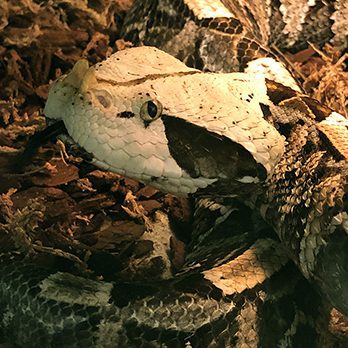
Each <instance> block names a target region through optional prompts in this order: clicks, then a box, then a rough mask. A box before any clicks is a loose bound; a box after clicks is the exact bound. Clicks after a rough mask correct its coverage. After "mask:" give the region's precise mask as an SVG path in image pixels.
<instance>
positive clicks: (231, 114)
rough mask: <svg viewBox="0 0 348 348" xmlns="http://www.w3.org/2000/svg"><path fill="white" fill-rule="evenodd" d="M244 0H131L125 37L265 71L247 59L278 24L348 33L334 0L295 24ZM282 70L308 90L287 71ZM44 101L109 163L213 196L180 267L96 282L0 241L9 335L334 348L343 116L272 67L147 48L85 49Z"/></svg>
mask: <svg viewBox="0 0 348 348" xmlns="http://www.w3.org/2000/svg"><path fill="white" fill-rule="evenodd" d="M245 3H247V2H245ZM289 3H291V2H289ZM243 4H244V2H242V3H241V4H239V3H238V2H231V1H224V5H221V4H219V2H218V1H197V0H195V1H194V0H192V1H187V2H186V4H185V3H184V2H182V1H178V0H175V1H142V2H140V1H136V2H135V4H134V7H133V9H132V10H131V11H130V13H129V15H128V17H127V19H126V21H125V25H124V30H125V38H128V39H132V40H133V41H135V43H136V44H140V43H144V44H146V45H156V46H159V47H160V48H161V49H163V50H165V51H167V52H169V53H170V54H172V55H174V56H176V57H178V58H180V59H181V60H182V61H184V62H185V63H187V64H188V65H189V66H191V67H195V68H200V69H203V70H210V71H223V72H226V71H244V70H246V71H250V70H248V69H251V70H252V71H255V70H253V69H255V68H253V67H251V66H250V64H249V67H248V63H250V62H252V61H255V59H257V58H264V57H274V56H275V55H274V54H273V53H271V52H270V51H269V50H268V49H266V47H267V46H268V45H269V44H272V43H276V42H277V39H276V38H275V37H274V35H273V34H272V35H270V33H274V32H278V33H279V37H281V38H282V39H281V42H282V45H284V46H282V47H281V48H284V47H287V46H294V45H295V44H296V47H300V46H301V45H300V44H299V43H298V42H302V40H303V38H305V39H306V38H307V39H308V38H311V40H313V41H317V42H320V41H322V40H323V39H325V40H329V39H331V38H332V39H333V40H335V42H337V44H339V43H340V42H341V40H342V37H341V33H342V29H339V28H340V23H341V22H340V21H339V20H337V22H335V23H336V25H330V26H327V25H326V24H325V23H327V21H332V18H340V13H343V11H341V12H338V10H337V8H339V6H341V8H343V9H344V4H343V3H341V2H339V1H337V2H335V3H333V4H330V3H329V5H328V6H327V7H325V6H324V5H323V4H324V2H321V1H319V2H317V3H316V4H315V5H310V9H311V10H308V9H307V10H308V13H307V12H306V11H304V14H302V15H299V17H300V19H299V20H300V21H301V20H302V23H305V24H303V28H301V30H298V32H295V33H294V32H291V31H287V30H286V27H287V25H288V27H289V26H290V27H293V25H292V24H289V23H292V21H295V20H296V18H290V17H291V16H289V11H290V10H289V7H286V6H285V2H284V3H283V2H282V4H283V7H279V6H275V2H274V3H273V2H272V6H271V4H269V3H268V2H260V4H258V2H254V3H253V4H249V7H248V10H246V7H244V6H241V5H243ZM253 6H254V7H253ZM295 7H296V6H295ZM212 8H213V12H214V16H212V15H211V13H212V12H209V11H212ZM262 9H263V10H262ZM270 9H271V10H272V14H270V13H268V12H269V10H270ZM202 10H205V11H206V12H204V11H203V12H202ZM231 11H232V12H231ZM255 11H256V12H255ZM176 13H181V14H183V16H180V17H177V16H175V14H176ZM231 13H232V14H231ZM255 13H258V17H257V18H258V19H259V18H260V20H255V17H256V15H255ZM291 13H297V12H296V11H295V10H293V11H292V12H291ZM243 14H244V15H243ZM286 14H288V17H287V15H286ZM281 15H283V16H284V18H285V19H284V20H281V21H276V20H274V18H277V16H281ZM262 16H264V18H267V19H269V18H273V20H269V21H268V22H267V21H263V20H261V19H262V18H263V17H262ZM301 16H302V17H301ZM342 16H343V15H342ZM295 17H296V16H295ZM135 18H137V19H139V18H141V21H137V20H136V19H135ZM286 18H287V20H286ZM301 18H302V19H301ZM303 18H305V19H306V20H305V21H304V20H303ZM309 18H312V19H314V18H316V19H320V23H324V24H320V25H319V27H321V26H323V31H320V30H317V31H316V33H315V35H314V36H313V35H312V34H311V33H312V32H313V30H312V28H313V23H311V21H310V20H308V19H309ZM267 23H269V24H267ZM275 23H278V24H279V25H278V28H275V27H274V24H275ZM296 28H297V29H298V26H296ZM328 28H330V30H329V29H328ZM282 35H283V36H282ZM302 36H303V37H302ZM279 37H278V39H279ZM278 46H280V45H278ZM261 62H265V61H261ZM267 62H268V61H267ZM262 64H263V63H261V66H262ZM271 68H272V66H267V67H265V69H266V70H267V72H268V75H267V76H268V77H273V75H274V73H273V72H272V71H268V70H269V69H271ZM278 68H279V67H277V69H278ZM281 69H282V68H281ZM281 71H283V70H281ZM276 72H278V70H276ZM272 74H273V75H272ZM284 75H286V73H284ZM277 81H278V80H277ZM280 81H281V82H283V81H285V82H284V83H285V84H288V85H290V86H292V87H293V88H295V89H296V88H297V87H296V83H295V82H294V81H293V80H292V78H291V77H290V75H286V77H285V78H284V79H282V78H281V79H280ZM288 81H289V83H288ZM45 114H46V115H47V116H48V117H50V118H58V119H60V118H62V119H63V121H64V124H65V127H66V128H67V130H68V133H69V134H70V136H71V137H72V138H73V140H74V141H76V142H77V143H78V144H79V145H80V146H82V147H83V148H84V149H85V150H86V151H87V152H89V153H90V154H92V155H93V157H94V163H95V164H97V165H98V166H100V167H101V168H105V169H108V170H112V171H116V172H119V173H121V174H125V175H126V176H130V177H133V178H136V179H138V180H141V181H144V182H146V183H150V184H151V185H153V186H157V187H159V188H161V189H163V190H166V191H170V192H174V193H176V194H187V193H190V194H195V195H196V196H197V197H209V199H206V198H202V199H199V200H198V203H197V211H196V223H195V229H194V231H193V236H192V241H191V244H190V246H189V252H188V255H187V260H186V265H185V267H184V269H183V271H182V272H181V273H180V274H178V275H176V276H175V277H174V278H173V279H169V280H163V281H158V282H151V283H146V282H145V283H143V282H142V283H129V284H128V283H107V282H97V281H94V280H88V279H86V278H82V277H78V276H74V275H71V274H68V273H64V272H56V271H54V270H48V269H45V268H40V267H38V266H37V265H36V264H34V263H31V262H29V261H28V260H26V259H24V258H23V256H22V255H19V254H15V253H14V254H12V256H10V257H9V256H8V255H2V256H1V257H0V263H1V268H0V280H1V283H0V299H1V302H0V303H1V307H2V308H3V311H2V317H1V318H0V323H1V327H2V329H3V332H4V334H5V335H8V336H9V337H11V338H12V341H13V342H15V343H16V344H17V345H19V346H26V347H38V346H39V345H41V346H43V347H315V346H318V347H329V346H330V344H331V341H330V339H331V338H328V337H329V334H328V331H327V314H326V311H325V306H327V301H329V303H331V305H333V306H334V307H336V308H337V309H339V310H340V311H342V313H344V314H345V315H347V314H348V294H347V289H348V269H347V264H348V260H347V252H346V250H348V238H347V236H348V215H347V187H348V164H347V159H348V144H347V139H348V131H347V129H348V122H347V121H346V120H345V119H344V118H343V117H342V116H341V115H339V114H337V113H334V112H332V111H331V110H329V109H328V108H326V107H325V106H322V105H319V104H318V103H317V102H316V101H315V100H312V99H310V98H308V97H307V96H305V95H303V94H301V92H300V91H299V90H297V91H295V90H294V89H292V88H289V87H286V86H284V85H282V84H280V83H278V82H275V81H274V79H273V78H272V79H267V78H266V79H265V78H264V77H263V76H259V75H257V76H254V75H251V74H239V73H237V74H212V73H202V72H200V71H198V70H195V69H192V68H187V67H186V66H185V65H183V64H182V63H180V62H179V61H178V60H176V59H174V58H173V57H171V56H169V55H167V54H165V53H164V52H162V51H159V50H157V49H154V48H148V47H141V48H135V49H129V50H125V51H121V52H118V53H117V54H115V55H113V56H111V57H110V58H109V59H108V60H107V61H105V62H103V63H102V64H100V65H98V66H96V67H91V68H88V64H87V63H86V62H84V61H81V62H79V63H77V65H76V66H75V67H74V69H73V71H72V72H71V73H70V74H69V75H67V77H66V76H63V77H62V78H61V79H60V80H58V81H57V82H56V83H55V84H54V85H53V87H52V88H51V91H50V95H49V99H48V102H47V104H46V108H45ZM212 197H215V198H216V197H218V200H217V201H211V198H212ZM222 198H224V199H222ZM226 212H227V213H226ZM214 214H216V216H215V217H214V218H212V217H211V216H214ZM221 215H223V216H221ZM217 217H218V218H217ZM250 217H251V218H250ZM261 219H263V220H265V221H266V222H267V223H268V225H265V224H264V223H262V222H261ZM217 221H218V223H217ZM240 221H243V225H242V227H240V226H238V227H237V225H238V224H239V222H240ZM269 226H272V227H273V229H274V231H275V233H274V231H272V229H271V228H270V227H269ZM226 231H227V233H226ZM290 260H291V261H290ZM14 332H15V333H16V334H14ZM13 337H15V338H14V339H13Z"/></svg>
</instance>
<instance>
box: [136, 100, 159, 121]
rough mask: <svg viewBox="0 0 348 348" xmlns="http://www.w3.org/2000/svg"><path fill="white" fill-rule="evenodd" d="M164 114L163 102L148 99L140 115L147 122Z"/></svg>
mask: <svg viewBox="0 0 348 348" xmlns="http://www.w3.org/2000/svg"><path fill="white" fill-rule="evenodd" d="M161 114H162V104H161V103H160V102H159V101H157V100H155V99H153V100H148V101H146V102H145V103H144V104H143V105H142V106H141V108H140V116H141V118H142V119H143V120H144V121H146V122H151V121H154V120H156V119H157V118H158V117H160V116H161Z"/></svg>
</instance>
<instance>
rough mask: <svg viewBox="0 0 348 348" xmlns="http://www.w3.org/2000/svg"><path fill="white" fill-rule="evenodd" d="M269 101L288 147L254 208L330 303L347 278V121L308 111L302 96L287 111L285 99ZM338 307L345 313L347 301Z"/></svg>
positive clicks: (294, 99) (335, 116) (336, 296)
mask: <svg viewBox="0 0 348 348" xmlns="http://www.w3.org/2000/svg"><path fill="white" fill-rule="evenodd" d="M270 96H271V98H273V102H274V104H275V106H274V107H272V108H271V113H270V116H269V118H270V119H269V121H270V122H272V123H273V124H274V126H275V127H276V128H277V129H278V131H279V132H280V133H281V134H282V135H283V136H284V137H285V139H286V142H285V143H286V146H285V152H284V155H283V157H282V159H281V160H280V161H279V163H278V164H277V165H276V167H275V169H274V172H273V174H272V176H271V178H270V179H269V180H268V181H267V182H266V183H265V185H264V193H263V194H262V195H261V196H258V197H257V199H256V205H257V206H258V208H259V210H260V212H261V215H262V216H263V218H264V219H265V220H266V221H267V222H268V223H269V224H271V225H272V226H273V227H274V229H275V231H276V233H277V235H278V237H279V239H280V240H281V242H282V243H283V245H284V246H285V248H286V250H287V251H288V252H289V254H290V257H291V258H292V259H293V260H294V262H295V263H296V264H297V265H298V266H299V267H300V269H301V271H302V273H303V274H304V275H305V276H306V277H307V278H309V279H312V280H314V281H316V282H318V283H319V286H321V287H322V290H324V291H323V292H326V293H328V294H329V295H328V296H329V297H331V298H332V299H336V298H339V297H342V296H343V295H342V294H341V295H340V293H339V292H338V291H337V289H340V288H341V287H340V286H339V282H338V280H337V279H340V280H341V281H342V282H344V279H347V275H348V269H347V268H345V267H342V266H340V265H347V261H348V258H347V253H346V250H348V244H347V242H346V239H347V238H344V236H346V235H347V233H348V214H347V211H348V202H347V198H348V190H347V188H348V162H347V145H346V144H347V143H346V139H348V138H347V135H348V133H347V129H348V128H347V126H348V123H347V120H346V119H345V118H344V117H341V118H340V117H338V115H337V114H335V113H330V114H327V115H326V117H325V118H324V114H325V112H324V111H323V109H321V110H319V106H317V105H314V104H312V105H311V110H310V108H309V107H308V100H303V99H302V100H301V98H300V97H299V98H297V97H293V98H292V99H291V100H292V105H290V104H288V106H287V105H286V104H287V102H286V100H283V101H279V100H278V101H276V100H275V96H274V95H272V94H270ZM296 104H297V106H296ZM294 105H295V106H296V107H297V110H296V107H293V106H294ZM305 107H306V108H305ZM299 109H301V112H298V110H299ZM319 111H321V112H319ZM272 115H273V116H272ZM274 115H276V119H272V117H274ZM333 134H335V137H336V138H335V140H334V137H333V136H332V135H333ZM335 141H336V142H335ZM340 241H341V242H340ZM330 279H331V280H330ZM330 283H331V286H332V288H331V289H327V288H326V287H327V285H326V284H330ZM342 284H343V283H342ZM335 287H337V288H336V289H335ZM323 288H325V289H323ZM334 302H335V300H334ZM342 303H345V305H343V306H342V307H341V310H342V311H343V312H346V311H347V308H348V303H347V300H346V299H345V300H343V301H342Z"/></svg>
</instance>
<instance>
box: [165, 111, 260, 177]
mask: <svg viewBox="0 0 348 348" xmlns="http://www.w3.org/2000/svg"><path fill="white" fill-rule="evenodd" d="M162 120H163V123H164V126H165V132H166V136H167V139H168V146H169V151H170V153H171V155H172V156H173V158H174V159H175V161H176V162H177V163H178V165H179V166H180V167H181V168H183V169H184V170H185V171H186V172H187V173H189V174H190V175H191V177H193V178H197V177H200V176H202V177H205V178H217V179H220V178H223V180H226V181H228V182H231V181H233V180H235V179H240V178H243V177H245V176H250V177H254V178H256V177H257V178H259V179H260V180H261V181H262V180H264V179H265V178H266V170H265V168H264V167H263V166H262V165H261V164H259V163H257V162H256V161H255V159H254V157H253V156H252V155H251V153H250V152H249V151H247V150H246V149H245V148H244V147H243V146H242V145H240V144H238V143H236V142H234V141H232V140H231V139H230V138H228V137H225V136H222V135H219V134H216V133H213V132H210V131H209V130H207V129H206V128H203V127H199V126H197V125H194V124H192V123H190V122H187V121H185V120H183V119H181V118H177V117H172V116H168V115H162Z"/></svg>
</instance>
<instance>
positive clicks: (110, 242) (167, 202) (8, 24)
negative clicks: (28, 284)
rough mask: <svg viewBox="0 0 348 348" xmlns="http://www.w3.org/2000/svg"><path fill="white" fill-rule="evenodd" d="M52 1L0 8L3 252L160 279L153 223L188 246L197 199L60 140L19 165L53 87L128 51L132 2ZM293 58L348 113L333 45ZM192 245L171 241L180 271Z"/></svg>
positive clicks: (309, 87)
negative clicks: (105, 165)
mask: <svg viewBox="0 0 348 348" xmlns="http://www.w3.org/2000/svg"><path fill="white" fill-rule="evenodd" d="M44 3H45V5H42V2H41V1H39V0H37V1H35V0H9V1H2V2H1V3H0V194H1V195H0V241H1V243H0V249H1V251H4V252H5V251H8V250H12V249H14V248H15V249H19V250H21V251H22V252H25V253H29V254H32V255H36V254H38V253H39V254H40V255H42V254H43V255H45V256H44V257H45V258H46V259H47V260H49V261H47V262H52V263H55V262H57V261H56V259H57V258H59V259H64V260H68V261H67V262H71V263H73V264H75V265H76V264H78V265H79V267H80V268H83V269H84V270H85V271H86V270H89V271H93V272H94V274H96V275H98V276H102V277H104V278H109V277H111V278H112V276H113V275H117V277H118V279H122V278H123V279H130V278H133V277H136V278H137V279H145V278H147V279H148V278H149V277H152V278H156V277H160V276H161V274H162V272H163V269H164V265H163V263H162V262H160V260H153V259H152V261H151V262H148V261H147V260H148V259H147V257H146V256H147V255H148V254H150V253H151V252H152V250H153V242H152V241H151V240H146V239H143V238H142V235H143V234H144V232H145V231H146V221H152V220H153V219H154V218H155V217H156V214H157V212H159V211H162V212H164V213H165V214H168V215H169V217H170V221H171V223H172V224H171V225H172V226H173V228H174V229H177V230H179V231H180V239H182V240H183V241H184V242H185V241H187V240H188V239H189V227H190V222H191V218H192V208H191V202H190V201H188V200H186V199H179V198H175V197H173V196H171V195H169V194H163V193H161V192H159V191H158V190H156V189H153V188H150V187H146V186H144V185H142V184H140V183H138V182H136V181H134V180H131V179H128V178H125V177H122V176H121V175H118V174H115V173H111V172H104V171H101V170H98V169H97V168H95V167H93V166H92V165H90V164H89V163H88V162H86V161H84V160H83V159H82V158H81V157H80V156H79V154H78V151H77V152H71V153H70V152H69V154H68V155H67V154H65V155H64V148H63V146H62V143H60V142H59V141H58V142H49V143H48V144H43V146H41V147H40V148H39V149H38V150H37V152H36V153H33V154H32V156H30V158H29V159H26V161H24V159H23V158H21V157H18V156H19V155H20V154H21V153H22V152H23V150H24V149H25V147H26V145H27V143H28V141H29V139H30V137H31V136H32V135H33V134H35V133H36V132H38V131H40V130H42V129H43V128H44V127H45V125H46V123H45V117H44V115H43V113H42V109H43V106H44V103H45V100H46V98H47V93H48V88H49V84H50V82H51V81H52V80H54V79H56V78H57V77H59V76H60V75H61V74H63V73H65V72H67V71H69V70H70V69H71V67H72V66H73V65H74V63H75V62H76V61H78V60H79V59H81V58H86V59H88V61H89V62H90V63H91V64H95V63H97V62H100V61H102V60H103V59H105V57H107V56H109V55H110V54H111V53H113V52H114V51H116V50H118V49H122V48H124V47H126V46H129V45H130V43H127V42H124V41H123V40H122V38H121V37H120V36H119V32H120V27H121V25H122V18H123V16H124V14H125V13H126V11H127V10H128V9H129V7H130V5H131V1H130V0H118V1H112V0H99V1H98V0H94V1H88V2H87V1H84V0H75V1H68V0H65V1H64V0H57V1H52V2H48V4H47V2H44ZM288 59H289V61H290V62H291V64H292V65H293V67H294V69H295V71H296V72H297V74H298V76H299V77H300V79H301V81H302V82H303V87H304V89H305V90H306V91H307V93H308V94H310V95H311V96H313V97H315V98H317V99H319V100H320V101H322V102H323V103H326V104H327V105H328V106H330V107H332V108H333V109H335V110H336V111H338V112H341V113H342V114H344V115H347V114H348V112H347V109H348V101H347V92H346V91H347V90H348V73H347V72H346V71H345V70H344V69H345V65H344V63H345V60H346V59H347V56H344V55H342V54H341V52H339V51H337V50H336V49H335V48H334V47H331V46H329V45H327V46H325V47H324V48H322V50H319V49H318V48H316V47H314V46H309V47H308V49H306V50H304V51H301V52H299V53H297V54H295V55H288ZM19 158H20V160H19ZM18 161H20V163H18ZM184 242H182V241H181V240H179V239H178V238H176V237H174V236H173V237H172V243H171V247H172V250H171V255H172V263H173V267H174V269H178V268H180V266H181V264H182V260H183V257H184V249H185V243H184ZM135 265H136V266H135ZM332 322H333V331H334V332H335V333H336V334H337V335H340V336H342V337H343V336H345V335H346V336H347V337H348V325H347V323H346V322H345V319H344V318H343V317H342V316H340V315H339V313H337V312H335V314H334V315H333V319H332Z"/></svg>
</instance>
